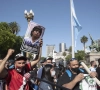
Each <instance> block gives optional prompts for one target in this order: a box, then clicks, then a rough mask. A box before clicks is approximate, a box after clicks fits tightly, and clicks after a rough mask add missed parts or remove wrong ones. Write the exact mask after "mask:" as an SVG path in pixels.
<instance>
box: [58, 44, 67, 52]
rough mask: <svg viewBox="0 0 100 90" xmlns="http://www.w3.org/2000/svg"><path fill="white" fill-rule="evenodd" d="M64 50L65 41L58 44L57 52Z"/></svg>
mask: <svg viewBox="0 0 100 90" xmlns="http://www.w3.org/2000/svg"><path fill="white" fill-rule="evenodd" d="M65 50H66V43H60V44H59V52H65Z"/></svg>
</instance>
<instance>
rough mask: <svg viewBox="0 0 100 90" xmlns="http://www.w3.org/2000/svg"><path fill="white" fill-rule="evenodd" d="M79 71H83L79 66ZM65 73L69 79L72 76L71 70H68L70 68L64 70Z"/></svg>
mask: <svg viewBox="0 0 100 90" xmlns="http://www.w3.org/2000/svg"><path fill="white" fill-rule="evenodd" d="M79 71H80V72H82V73H83V72H84V70H83V69H81V68H79ZM66 73H67V74H68V76H69V78H70V80H71V77H72V73H71V71H70V70H66Z"/></svg>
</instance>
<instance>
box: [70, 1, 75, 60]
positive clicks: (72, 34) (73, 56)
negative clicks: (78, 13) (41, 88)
mask: <svg viewBox="0 0 100 90" xmlns="http://www.w3.org/2000/svg"><path fill="white" fill-rule="evenodd" d="M72 2H73V1H72V0H70V13H71V36H72V58H75V54H74V30H73V17H72Z"/></svg>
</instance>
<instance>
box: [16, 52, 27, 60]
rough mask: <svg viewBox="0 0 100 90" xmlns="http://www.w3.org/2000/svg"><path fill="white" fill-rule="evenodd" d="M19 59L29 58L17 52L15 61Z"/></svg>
mask: <svg viewBox="0 0 100 90" xmlns="http://www.w3.org/2000/svg"><path fill="white" fill-rule="evenodd" d="M19 60H25V61H26V60H27V58H26V57H25V56H23V55H22V54H17V55H16V56H15V61H19Z"/></svg>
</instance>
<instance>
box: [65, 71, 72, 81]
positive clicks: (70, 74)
mask: <svg viewBox="0 0 100 90" xmlns="http://www.w3.org/2000/svg"><path fill="white" fill-rule="evenodd" d="M66 73H67V74H68V76H69V77H70V79H71V77H72V73H71V71H70V70H66Z"/></svg>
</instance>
